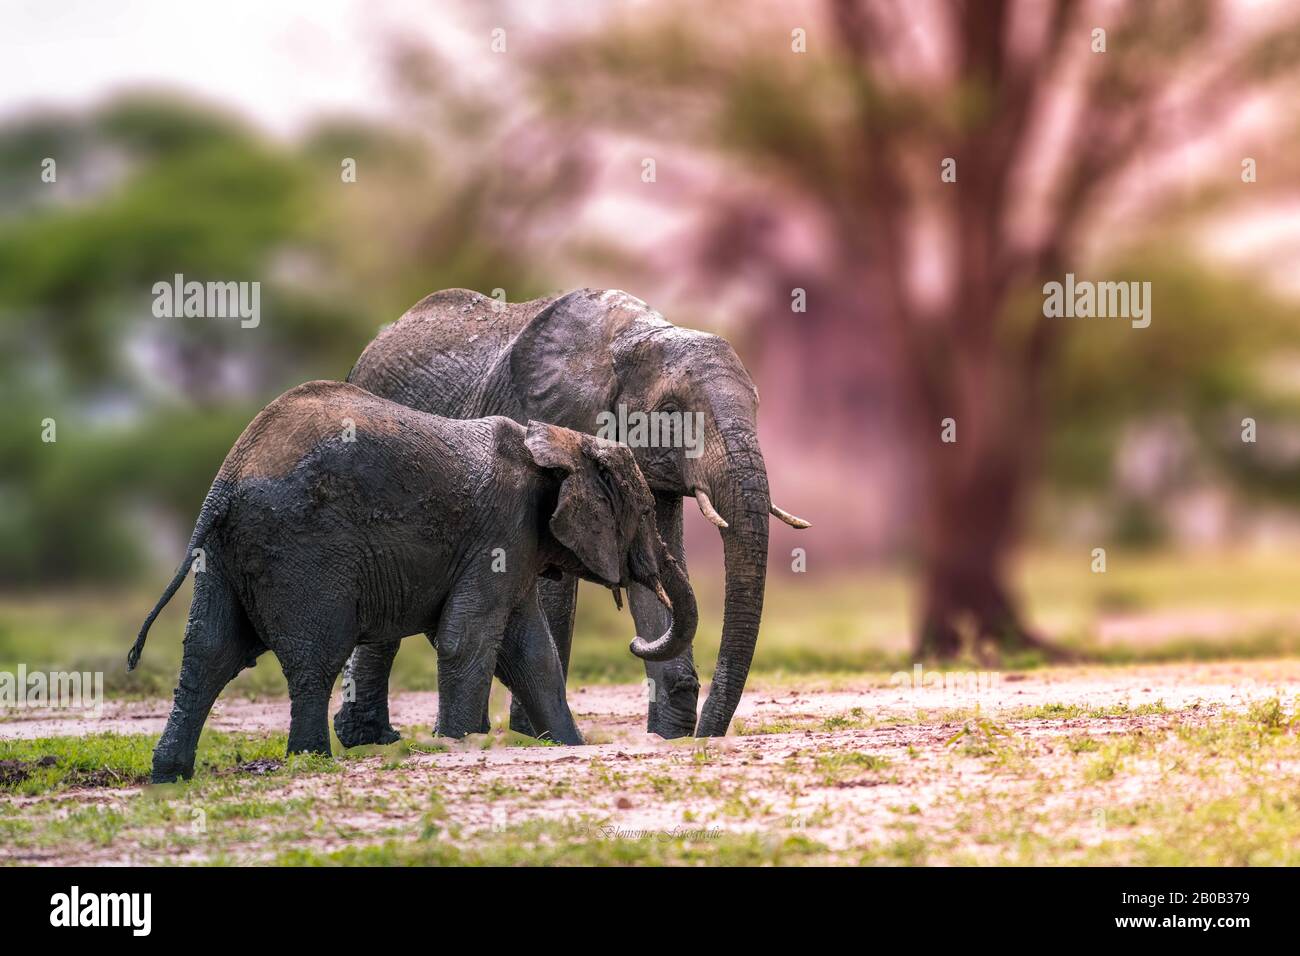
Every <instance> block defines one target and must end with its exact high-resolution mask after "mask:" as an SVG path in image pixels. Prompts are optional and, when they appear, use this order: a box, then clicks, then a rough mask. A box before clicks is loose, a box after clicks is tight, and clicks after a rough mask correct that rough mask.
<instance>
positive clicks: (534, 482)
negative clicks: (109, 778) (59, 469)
mask: <svg viewBox="0 0 1300 956" xmlns="http://www.w3.org/2000/svg"><path fill="white" fill-rule="evenodd" d="M652 512H653V498H652V496H651V494H650V491H649V489H648V488H647V487H646V485H645V482H644V480H643V479H642V477H641V475H640V473H639V471H638V470H637V468H636V464H635V462H634V460H633V458H632V455H631V454H630V453H629V452H628V450H627V449H625V448H622V447H619V446H617V445H613V444H611V443H608V442H601V441H599V440H597V439H594V438H592V437H591V436H586V435H579V434H578V433H576V432H572V431H569V430H567V429H562V428H555V427H553V426H550V425H544V424H540V423H531V424H530V425H529V427H528V428H527V429H525V428H524V427H523V426H521V425H519V424H517V423H515V422H514V421H511V420H509V419H506V418H487V419H476V420H468V421H454V420H450V419H443V418H438V417H436V416H432V415H427V414H424V413H421V412H418V411H415V410H413V409H410V408H407V407H405V406H402V405H398V404H396V403H393V402H388V401H385V400H384V399H380V398H377V397H375V396H373V395H371V394H369V393H367V392H365V391H363V390H361V389H359V388H356V387H354V386H352V385H346V384H343V383H335V382H312V383H308V384H307V385H303V386H300V387H298V388H296V389H294V390H292V391H290V392H287V393H286V394H285V395H283V396H281V397H280V398H279V399H277V400H276V401H275V402H273V403H272V404H271V405H269V406H268V407H267V408H266V409H265V410H264V411H263V412H262V413H261V414H259V415H258V416H257V418H255V419H254V421H253V422H252V423H251V424H250V425H249V427H248V428H247V429H246V430H245V432H244V434H243V435H242V436H241V437H240V438H239V440H238V441H237V442H236V443H235V446H234V447H233V448H232V449H231V451H230V453H229V455H228V456H227V457H226V460H225V463H224V464H223V465H222V467H221V470H220V472H219V473H218V476H217V479H216V481H215V482H214V483H213V487H212V490H211V491H210V492H209V494H208V497H207V499H206V500H205V502H204V506H203V509H202V511H201V518H200V522H199V525H198V526H197V527H196V530H195V535H194V540H193V541H192V542H191V545H192V547H201V548H202V549H203V551H204V555H205V565H206V567H205V570H204V571H203V572H202V573H196V575H195V590H194V600H193V603H192V605H191V608H190V616H189V623H188V626H187V628H186V635H185V644H184V655H183V660H182V664H181V673H180V680H179V683H178V686H177V688H176V693H175V701H174V704H173V708H172V713H171V716H170V718H169V719H168V722H167V727H166V729H165V730H164V732H163V735H162V737H161V739H160V740H159V743H158V746H157V748H156V750H155V752H154V766H153V779H154V781H155V782H166V781H171V780H175V779H176V778H177V777H178V776H181V777H189V776H190V775H191V774H192V773H193V770H194V753H195V747H196V745H197V743H198V737H199V733H200V731H201V730H202V727H203V723H204V721H205V720H206V718H207V714H208V712H209V710H210V709H211V707H212V703H213V701H214V700H215V699H216V697H217V695H218V694H219V693H220V691H221V689H222V688H223V687H224V686H225V685H226V683H227V682H229V681H230V679H231V678H233V677H234V676H235V675H236V674H237V673H238V672H239V671H240V670H241V669H243V668H244V667H250V666H252V665H253V664H254V663H255V661H256V659H257V657H258V655H259V654H261V653H262V652H263V651H265V650H268V649H269V650H271V651H272V652H273V653H274V654H275V655H276V657H277V658H278V659H279V661H280V664H281V666H282V667H283V669H284V673H285V677H286V679H287V681H288V684H289V696H290V702H291V706H290V710H291V717H290V729H289V751H290V752H291V753H292V752H319V753H329V751H330V739H329V725H328V714H327V709H328V704H329V696H330V692H331V690H332V688H333V686H334V682H335V679H336V678H337V677H338V674H339V672H340V670H341V669H342V668H343V666H344V664H345V662H346V661H347V659H348V656H349V654H351V653H352V651H353V649H354V648H355V647H357V646H358V645H362V646H367V647H371V648H374V649H376V650H377V651H378V652H379V653H380V654H381V656H384V657H386V658H387V659H389V660H391V657H392V654H393V653H394V652H395V650H396V647H397V642H398V641H399V640H401V639H402V638H403V637H405V636H407V635H410V634H415V633H420V632H424V633H427V634H428V635H429V636H430V639H431V640H432V641H433V643H434V646H435V647H436V649H437V653H438V691H439V707H438V722H437V729H438V732H439V733H441V734H443V735H446V736H453V737H459V736H463V735H465V734H467V733H473V732H478V731H481V730H483V729H485V727H484V721H485V714H486V710H487V700H488V693H489V690H490V687H491V680H492V676H493V674H494V673H495V674H496V676H497V677H498V678H500V679H501V680H502V682H503V683H505V684H506V685H507V686H508V687H509V688H510V689H511V691H512V693H513V694H514V696H515V697H516V698H518V699H519V700H520V701H521V705H522V706H523V708H524V710H525V712H526V713H527V715H528V718H529V720H530V721H531V723H532V725H533V726H534V727H537V728H539V732H544V733H545V734H547V735H548V736H549V737H550V738H551V739H555V740H558V741H560V742H563V743H571V744H572V743H581V741H582V737H581V735H580V734H579V732H578V729H577V727H576V726H575V725H574V722H573V717H572V715H571V714H570V712H569V708H568V705H567V703H566V701H565V696H564V674H563V670H562V668H561V665H560V660H559V656H558V653H557V651H556V649H555V645H554V642H553V641H552V639H551V636H550V633H549V630H548V628H547V624H546V619H545V617H544V616H543V615H542V612H541V609H540V607H539V605H538V601H537V595H536V589H535V582H536V579H537V577H538V575H539V574H553V575H555V574H568V575H577V576H580V577H583V578H586V579H588V580H592V581H596V582H598V583H602V584H606V585H614V584H621V585H624V586H626V585H628V584H630V583H631V582H632V581H640V582H643V583H645V584H646V585H647V586H650V587H654V586H655V585H662V587H663V589H664V591H665V592H667V596H670V598H671V600H672V603H673V605H674V606H675V608H676V609H677V612H678V613H677V619H676V620H675V621H674V627H673V628H671V629H670V630H669V631H668V633H666V634H665V635H664V636H663V638H661V641H662V642H663V643H662V645H661V646H659V647H658V648H656V647H653V646H651V645H649V644H646V645H644V646H642V647H640V648H639V649H636V650H637V652H638V653H648V654H653V653H656V652H657V653H668V652H669V650H672V651H675V650H677V649H679V647H680V642H683V641H684V642H689V640H690V639H691V637H692V636H693V634H694V626H695V623H694V618H695V612H694V598H693V596H692V595H691V594H690V593H689V587H688V585H687V583H686V579H685V575H684V574H683V573H681V572H680V571H678V570H677V569H676V565H675V562H673V560H672V559H671V557H669V556H668V553H667V551H666V548H665V546H664V544H663V542H662V541H661V540H659V538H658V535H657V533H656V531H655V529H654V522H653V518H652ZM187 566H188V560H187V562H186V564H185V565H183V566H182V568H181V571H180V572H179V574H181V575H182V576H183V574H184V571H185V570H186V567H187ZM174 583H175V582H173V585H174ZM173 591H174V587H172V586H169V589H168V592H167V593H166V594H165V595H164V600H163V601H161V602H160V606H161V604H162V603H164V602H165V600H166V598H167V597H169V596H170V594H171V593H172V592H173ZM156 610H157V609H155V613H156ZM153 616H154V615H153V614H151V615H150V621H152V619H153ZM147 628H148V622H146V626H145V628H143V629H142V632H141V637H140V639H139V641H137V645H136V647H135V648H134V649H133V650H132V654H131V657H130V659H129V660H130V662H131V665H132V666H134V664H135V662H136V661H137V660H138V658H139V651H140V649H141V647H142V645H143V641H144V636H145V633H146V632H147ZM384 706H385V709H386V707H387V704H386V701H385V705H384ZM385 716H386V715H385ZM346 742H347V741H345V743H346Z"/></svg>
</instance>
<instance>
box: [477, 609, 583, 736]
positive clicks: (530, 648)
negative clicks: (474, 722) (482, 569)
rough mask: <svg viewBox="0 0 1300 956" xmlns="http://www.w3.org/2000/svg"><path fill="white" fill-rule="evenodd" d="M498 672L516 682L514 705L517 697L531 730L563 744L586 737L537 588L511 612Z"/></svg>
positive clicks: (508, 683) (508, 682)
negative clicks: (576, 717) (571, 706)
mask: <svg viewBox="0 0 1300 956" xmlns="http://www.w3.org/2000/svg"><path fill="white" fill-rule="evenodd" d="M496 672H497V676H498V677H500V678H501V681H502V683H504V684H505V685H506V686H507V687H509V688H510V693H511V706H512V707H513V706H514V703H515V702H516V701H517V702H518V704H519V707H520V708H521V709H522V710H523V711H524V713H525V715H526V716H527V718H528V726H529V731H530V736H535V737H544V738H545V739H548V740H554V741H556V742H558V743H562V744H581V743H583V739H582V734H581V733H579V731H578V726H577V724H575V723H574V722H573V713H572V712H571V711H570V710H569V702H568V700H567V698H566V697H565V693H564V690H565V688H564V668H563V667H562V666H561V664H560V656H559V653H558V651H557V650H556V647H555V642H554V641H553V640H552V639H551V632H550V629H549V628H548V627H547V624H546V617H545V616H544V615H543V614H542V611H541V608H540V607H539V606H538V600H537V595H536V593H534V592H532V591H529V593H528V594H527V596H526V597H525V598H524V601H523V603H522V604H520V605H519V607H517V608H516V609H515V611H514V613H513V614H512V615H511V616H510V623H509V624H508V625H507V626H506V634H505V639H504V640H503V641H502V643H501V649H500V651H498V653H497V670H496ZM511 723H512V725H513V720H512V721H511ZM533 731H535V732H533Z"/></svg>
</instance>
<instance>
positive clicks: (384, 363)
mask: <svg viewBox="0 0 1300 956" xmlns="http://www.w3.org/2000/svg"><path fill="white" fill-rule="evenodd" d="M348 380H349V381H350V382H353V383H355V384H357V385H360V386H362V387H363V388H365V389H368V390H369V391H371V392H374V393H375V394H377V395H382V396H384V397H385V398H390V399H392V400H394V401H398V402H401V403H403V404H405V405H410V406H411V407H413V408H419V409H422V410H424V411H429V412H434V413H436V414H439V415H447V416H449V417H453V418H470V417H476V416H480V415H489V414H491V415H504V416H507V417H509V418H512V419H514V420H515V421H527V420H528V419H537V420H539V421H547V422H553V423H555V424H558V425H564V426H566V427H569V428H573V429H576V430H578V431H582V432H588V433H595V432H596V431H597V429H598V426H599V421H598V418H597V416H598V415H599V413H600V412H602V411H610V412H617V409H618V407H619V405H620V404H622V405H625V406H626V407H627V409H628V410H629V411H642V412H652V411H657V410H662V411H670V410H672V409H677V410H679V411H682V412H686V413H692V412H697V411H699V412H703V413H704V415H705V424H704V438H705V448H704V451H703V454H702V455H700V456H699V457H695V458H690V457H687V456H686V455H685V454H684V452H683V449H681V448H634V449H633V454H635V455H636V459H637V463H638V464H639V465H640V467H641V471H642V472H643V474H644V475H645V478H646V481H647V482H648V483H649V485H650V487H651V489H652V490H653V491H654V494H655V499H656V521H657V524H658V528H659V533H660V535H661V536H662V537H663V539H664V540H665V541H666V542H667V543H668V546H669V549H670V550H671V552H672V553H673V555H674V556H675V557H676V559H677V561H678V563H679V564H680V565H681V566H682V567H683V568H685V567H686V562H685V553H684V551H683V548H682V499H683V496H690V495H694V494H695V493H696V492H697V491H702V492H704V493H706V494H707V495H708V497H709V498H710V499H711V500H712V503H713V505H714V506H715V507H716V510H717V511H718V512H720V514H721V518H722V519H725V521H726V523H727V527H726V528H725V529H722V530H721V534H722V542H723V548H724V554H725V561H726V605H725V615H724V619H723V627H722V643H721V648H720V650H719V654H718V661H717V667H716V669H715V671H714V675H713V684H712V687H711V688H710V691H709V696H708V700H707V702H706V703H705V706H704V711H703V713H702V714H701V715H700V719H699V725H698V728H697V726H696V709H697V703H698V698H699V678H698V677H697V675H696V671H695V664H694V661H693V660H692V657H691V654H690V651H689V650H688V651H686V652H685V653H683V654H682V655H681V656H680V657H677V658H676V659H674V660H671V661H668V662H666V663H662V664H661V663H648V664H647V665H646V676H647V677H648V678H649V679H650V680H651V681H653V682H654V684H653V687H654V690H655V694H654V696H653V697H652V698H651V703H650V712H649V719H648V721H647V729H648V730H649V731H651V732H653V733H657V734H659V735H661V736H663V737H666V738H673V737H684V736H690V735H691V734H693V733H696V734H698V735H699V736H721V735H723V734H725V733H726V731H727V726H728V724H729V723H730V721H731V717H732V714H734V713H735V710H736V706H737V704H738V703H739V702H740V695H741V692H742V691H743V690H744V687H745V679H746V677H747V676H748V673H749V666H750V662H751V660H752V659H753V655H754V647H755V643H756V642H757V639H758V628H759V621H760V618H761V616H762V612H763V586H764V580H765V575H766V568H767V534H768V515H769V507H770V504H771V502H770V500H769V498H768V486H767V470H766V467H765V466H764V463H763V455H762V452H761V451H760V450H759V445H758V433H757V423H756V415H757V411H758V392H757V390H756V389H755V388H754V384H753V382H752V381H751V380H750V377H749V375H748V373H747V372H746V371H745V368H744V366H743V365H742V364H741V362H740V359H739V358H738V357H737V355H736V353H735V351H734V350H733V349H732V348H731V346H730V345H729V344H728V343H727V342H726V341H725V340H724V339H721V338H719V337H718V336H716V335H709V334H706V333H703V332H697V331H693V330H691V329H683V328H678V327H676V326H674V325H671V324H670V323H668V322H667V321H665V320H664V318H663V317H662V316H661V315H659V314H658V313H657V312H655V311H653V310H652V309H650V308H649V307H648V306H647V305H646V304H645V303H644V302H642V301H641V300H639V299H637V298H635V297H633V296H630V295H628V294H627V293H625V292H618V291H614V290H611V291H599V290H590V289H583V290H579V291H576V292H571V293H567V294H565V295H563V296H560V297H558V298H546V299H536V300H533V301H531V302H521V303H516V304H507V303H502V302H499V301H497V300H493V299H490V298H488V297H486V296H483V295H480V294H479V293H477V292H471V291H467V290H464V289H451V290H446V291H443V292H436V293H434V294H433V295H430V296H427V297H426V298H425V299H423V300H422V301H420V302H419V303H418V304H416V305H415V306H413V307H412V308H411V309H410V310H409V311H408V312H407V313H406V314H405V315H403V316H402V317H401V318H400V319H399V320H398V321H397V322H396V323H394V324H393V325H391V326H389V327H388V328H386V329H385V330H384V331H382V332H381V333H380V334H379V336H378V337H377V338H376V339H375V340H374V341H373V342H372V343H371V344H370V345H369V347H367V348H366V350H365V352H364V353H362V355H361V358H360V359H359V360H358V361H357V364H356V366H355V367H354V368H353V370H352V373H351V374H350V375H349V376H348ZM787 520H790V521H791V523H795V524H796V526H806V523H804V522H801V521H799V519H787ZM715 523H716V522H715ZM538 593H539V598H540V601H541V605H542V608H543V610H544V612H545V614H546V617H547V620H548V621H549V622H550V626H551V632H552V634H553V635H554V636H555V641H556V645H557V648H558V649H559V653H560V658H561V661H562V662H563V665H564V668H565V671H566V673H567V670H568V661H569V650H570V643H571V639H572V631H573V614H574V603H575V599H576V594H577V582H576V581H575V580H574V579H573V578H572V577H566V578H565V579H564V580H563V581H560V582H550V581H541V582H539V587H538ZM629 597H630V599H631V607H632V615H633V618H634V620H635V622H636V629H637V633H638V634H658V633H660V632H661V631H662V630H663V629H664V627H665V626H666V624H667V615H666V612H665V611H664V610H663V608H662V606H661V605H660V604H659V603H658V602H657V601H655V600H654V596H653V595H652V594H650V593H649V592H648V591H646V590H645V589H644V588H641V587H633V588H631V589H630V591H629ZM391 666H392V657H391V654H389V653H388V648H386V647H381V646H375V647H361V648H358V650H357V652H356V653H355V654H354V655H353V658H352V661H351V662H350V664H349V673H350V674H351V676H352V677H353V679H354V680H355V682H356V699H355V701H353V702H350V703H347V704H345V705H344V707H343V709H342V710H341V711H340V713H339V714H338V715H337V716H336V717H335V721H334V727H335V730H336V731H337V733H338V735H339V739H340V740H343V741H345V742H347V743H349V744H353V745H355V744H360V743H374V742H391V741H393V740H396V739H397V736H398V735H397V733H396V731H395V730H393V728H392V726H391V724H390V722H389V716H388V674H389V670H390V668H391ZM511 726H512V727H513V728H514V729H516V730H519V731H521V732H524V733H528V732H529V730H530V728H529V726H528V721H527V715H526V714H525V713H524V712H523V709H522V708H521V707H519V706H515V707H513V708H512V713H511Z"/></svg>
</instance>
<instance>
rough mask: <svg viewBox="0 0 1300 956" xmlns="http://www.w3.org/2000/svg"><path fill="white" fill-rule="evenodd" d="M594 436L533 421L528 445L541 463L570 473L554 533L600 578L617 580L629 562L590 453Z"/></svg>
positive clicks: (555, 516) (553, 519)
mask: <svg viewBox="0 0 1300 956" xmlns="http://www.w3.org/2000/svg"><path fill="white" fill-rule="evenodd" d="M591 440H592V439H590V438H588V437H587V436H584V435H580V434H578V433H577V432H575V431H571V430H570V429H568V428H557V427H556V426H554V425H546V424H543V423H542V422H529V423H528V433H527V435H526V436H525V437H524V445H525V447H527V449H528V453H529V455H531V456H532V459H533V461H535V462H536V463H537V464H538V466H539V467H542V468H549V469H554V470H557V471H561V472H563V473H564V476H565V477H564V478H563V480H562V481H561V482H560V493H559V500H558V502H557V503H556V506H555V514H553V515H551V521H550V528H551V534H553V535H555V539H556V540H557V541H559V542H560V544H562V545H564V547H566V548H568V549H569V550H570V551H572V552H573V553H574V555H576V556H577V558H578V560H579V561H581V562H582V565H583V567H585V568H586V569H587V570H588V571H590V572H591V573H592V575H594V576H595V577H596V578H597V579H598V580H600V581H604V582H606V583H608V584H617V583H619V581H620V580H621V578H622V566H623V562H622V560H621V555H620V553H619V546H618V533H617V519H616V517H615V515H614V508H613V505H612V504H611V503H610V500H609V498H608V496H607V495H606V494H605V493H604V492H603V491H602V489H601V479H600V473H599V469H600V466H599V464H598V463H597V461H596V460H595V458H593V457H592V456H590V455H588V454H587V453H586V448H585V443H586V442H589V441H591Z"/></svg>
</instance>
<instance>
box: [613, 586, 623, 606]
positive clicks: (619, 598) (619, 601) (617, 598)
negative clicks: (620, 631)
mask: <svg viewBox="0 0 1300 956" xmlns="http://www.w3.org/2000/svg"><path fill="white" fill-rule="evenodd" d="M610 590H611V591H613V592H614V607H616V608H618V609H619V610H620V611H621V610H623V595H622V594H620V593H619V589H618V588H610Z"/></svg>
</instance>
